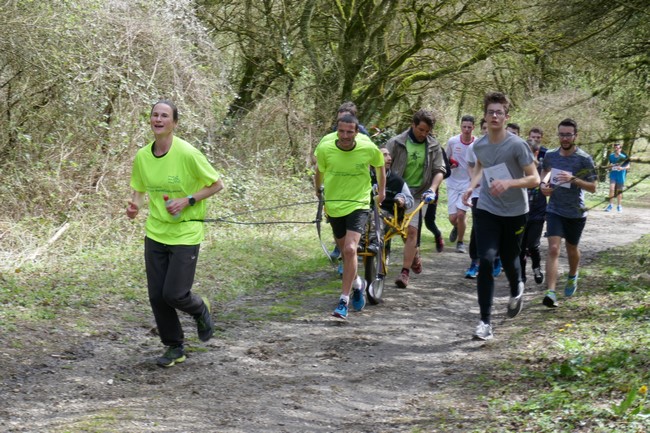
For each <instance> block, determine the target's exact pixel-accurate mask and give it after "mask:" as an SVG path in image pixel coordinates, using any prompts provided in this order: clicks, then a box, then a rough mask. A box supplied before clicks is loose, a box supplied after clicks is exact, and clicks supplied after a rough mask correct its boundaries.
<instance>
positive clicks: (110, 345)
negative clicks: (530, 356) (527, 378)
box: [0, 208, 650, 432]
mask: <svg viewBox="0 0 650 433" xmlns="http://www.w3.org/2000/svg"><path fill="white" fill-rule="evenodd" d="M646 233H650V217H649V216H648V211H647V209H632V208H626V209H625V212H624V213H622V214H616V213H612V214H610V213H604V212H602V211H599V210H594V211H592V213H591V215H590V217H589V220H588V222H587V227H586V229H585V233H584V236H583V241H582V244H581V250H582V252H583V265H584V264H586V263H588V262H589V261H590V259H591V258H593V257H594V256H595V254H596V253H597V252H599V251H602V250H605V249H607V248H610V247H614V246H618V245H623V244H627V243H631V242H634V240H635V239H637V238H638V237H640V236H641V235H643V234H646ZM544 243H545V242H544V241H543V244H544ZM431 251H434V249H433V246H430V247H429V248H428V252H427V253H426V256H425V257H424V271H423V272H422V274H420V275H416V276H414V277H412V279H411V285H410V286H409V288H408V289H406V290H401V289H397V288H395V287H393V285H392V284H387V286H386V287H387V288H386V290H385V302H384V303H382V304H381V305H378V306H368V307H366V309H365V310H364V311H362V312H360V313H354V312H352V313H351V314H350V318H349V320H348V322H347V323H343V324H342V323H340V322H337V321H334V320H332V319H331V318H330V316H329V314H330V312H331V310H332V309H333V307H334V304H335V302H336V299H337V294H336V293H335V292H333V294H332V295H331V296H327V297H322V298H314V299H312V300H311V301H310V303H309V304H308V305H305V306H304V310H303V312H302V314H300V315H299V317H297V318H295V319H292V320H290V321H265V322H256V321H252V320H238V321H230V322H223V321H218V326H219V328H220V330H221V333H220V335H219V338H215V339H213V340H212V341H210V342H209V343H207V344H197V343H196V340H195V342H194V343H192V344H190V350H191V352H190V353H189V355H188V359H187V361H186V362H185V363H183V364H180V365H178V366H175V367H173V368H170V369H161V368H158V367H156V366H155V365H154V364H153V361H152V360H153V358H154V357H155V356H157V355H159V354H160V350H161V348H160V344H159V341H158V339H157V337H156V336H155V335H153V334H152V333H151V329H150V328H151V322H150V319H151V318H150V317H143V318H142V320H140V321H139V322H138V321H136V322H134V323H140V325H138V326H134V327H130V328H129V327H125V326H124V324H120V325H119V326H117V325H115V326H113V325H112V324H111V314H110V311H103V312H102V311H100V312H98V317H97V320H101V321H102V323H106V326H104V327H103V329H104V331H102V332H100V333H98V334H93V335H68V334H64V333H62V331H60V330H57V329H49V330H47V329H19V330H16V332H17V333H27V334H29V337H28V338H27V337H25V336H23V337H25V338H22V339H20V340H21V341H25V340H26V339H28V340H29V341H32V342H33V344H28V345H23V346H22V347H18V348H16V347H12V348H11V349H10V350H5V351H2V353H0V359H1V360H2V365H3V372H2V373H0V430H1V431H9V432H336V431H350V432H409V431H411V429H412V428H413V427H414V425H416V424H417V422H418V419H419V417H420V416H424V415H423V414H421V413H420V410H419V408H420V406H421V403H422V402H425V401H426V402H427V404H428V405H429V406H431V404H434V405H439V406H440V407H446V406H456V405H462V402H463V399H464V397H465V396H466V395H467V394H466V393H468V392H474V391H471V390H464V389H459V388H458V387H457V386H456V385H455V382H456V380H457V379H458V378H459V377H467V376H474V375H476V374H478V373H479V372H480V371H482V370H483V369H485V368H486V367H485V366H486V365H487V364H489V363H490V361H491V359H494V358H498V357H499V356H500V354H501V353H502V351H504V350H507V346H508V344H507V342H508V339H509V338H510V336H511V335H513V334H514V333H516V331H517V330H518V327H520V326H521V317H522V316H525V315H526V313H527V312H528V311H532V310H536V309H543V308H545V307H543V306H542V305H541V299H542V297H543V290H544V286H543V285H540V286H538V285H536V284H535V283H534V282H532V278H529V283H528V287H527V292H526V295H525V303H524V311H523V312H522V314H521V315H520V316H519V317H518V318H515V319H513V320H506V319H505V310H506V302H507V297H508V290H507V289H506V281H505V278H504V277H503V276H501V277H499V278H498V279H497V289H496V299H495V313H496V315H495V320H494V328H495V329H494V332H495V340H494V341H493V342H491V343H489V344H485V343H480V342H477V341H473V340H472V339H471V334H472V331H473V329H474V326H475V325H476V321H477V317H478V305H477V302H476V294H475V291H476V289H475V283H474V282H473V281H471V280H466V279H464V278H463V274H464V270H465V269H466V267H467V265H468V262H469V258H468V256H467V255H466V254H458V253H456V252H455V251H454V250H453V249H452V248H450V247H449V246H447V247H446V249H445V251H444V252H443V253H440V254H438V253H436V252H435V251H434V252H431ZM400 256H401V252H400V251H399V250H397V249H396V252H395V254H394V257H400ZM561 265H562V266H563V268H562V271H564V270H565V266H566V258H565V257H563V258H562V260H561ZM396 271H397V270H396V266H393V269H392V273H391V275H389V282H392V280H393V279H394V277H395V272H396ZM332 278H335V275H334V272H333V271H332V270H329V269H328V270H323V271H322V272H321V273H320V274H319V275H309V276H304V277H303V278H302V279H301V281H299V282H288V283H287V287H294V288H297V289H298V290H299V289H300V288H304V289H306V288H309V287H310V286H311V285H314V284H317V283H319V281H322V280H323V279H332ZM283 289H286V288H283V287H276V288H269V289H268V291H267V292H266V293H263V294H258V295H256V296H255V297H251V298H246V299H240V300H238V301H237V302H236V305H235V303H233V305H232V306H228V307H235V306H236V307H238V308H241V307H242V306H244V307H245V306H246V305H247V304H249V305H255V304H259V303H264V302H267V303H272V302H273V301H274V296H275V293H276V292H277V291H278V290H283ZM224 307H225V306H218V308H224ZM217 317H218V310H217ZM184 325H185V329H186V331H187V332H188V334H189V333H190V332H192V329H193V323H192V322H191V321H190V320H186V321H185V322H184ZM7 339H8V338H7ZM466 411H471V408H466ZM466 416H467V413H466Z"/></svg>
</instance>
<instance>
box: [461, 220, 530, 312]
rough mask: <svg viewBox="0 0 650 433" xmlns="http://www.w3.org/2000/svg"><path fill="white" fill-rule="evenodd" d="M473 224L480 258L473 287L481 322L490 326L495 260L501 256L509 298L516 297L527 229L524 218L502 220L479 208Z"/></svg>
mask: <svg viewBox="0 0 650 433" xmlns="http://www.w3.org/2000/svg"><path fill="white" fill-rule="evenodd" d="M474 218H475V220H474V224H475V225H476V232H475V235H476V247H477V252H478V257H479V259H480V264H479V271H478V278H477V279H476V288H477V291H478V304H479V307H480V308H481V320H482V321H483V322H484V323H490V316H491V314H492V301H493V298H494V276H493V274H492V272H493V271H494V259H495V258H496V256H497V254H499V255H500V256H501V262H502V264H503V270H504V271H505V273H506V277H507V278H508V283H509V285H510V295H511V296H516V295H517V294H518V286H519V282H520V281H521V267H520V264H519V254H520V252H521V247H520V245H521V238H522V236H523V234H524V229H525V227H526V218H527V215H526V214H524V215H518V216H513V217H504V216H498V215H494V214H492V213H490V212H487V211H485V210H482V209H476V210H475V211H474Z"/></svg>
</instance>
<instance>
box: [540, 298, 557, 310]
mask: <svg viewBox="0 0 650 433" xmlns="http://www.w3.org/2000/svg"><path fill="white" fill-rule="evenodd" d="M542 304H544V305H546V306H547V307H548V308H557V302H556V301H554V300H553V299H551V298H549V297H548V296H544V300H543V301H542Z"/></svg>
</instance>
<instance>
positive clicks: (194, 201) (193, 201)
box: [187, 195, 196, 206]
mask: <svg viewBox="0 0 650 433" xmlns="http://www.w3.org/2000/svg"><path fill="white" fill-rule="evenodd" d="M187 199H188V200H189V203H190V206H194V205H195V204H196V199H195V198H194V197H192V196H191V195H188V196H187Z"/></svg>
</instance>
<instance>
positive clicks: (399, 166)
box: [385, 110, 445, 288]
mask: <svg viewBox="0 0 650 433" xmlns="http://www.w3.org/2000/svg"><path fill="white" fill-rule="evenodd" d="M434 125H435V118H434V116H433V113H431V112H429V111H427V110H419V111H418V112H416V113H415V114H414V115H413V118H412V122H411V127H410V128H409V129H407V130H406V131H404V132H402V133H401V134H399V135H397V136H395V137H393V138H391V139H390V140H389V141H388V142H387V143H386V146H385V147H386V148H387V149H388V151H389V152H390V156H391V158H392V160H393V163H392V166H391V170H392V171H393V172H394V173H395V174H397V175H398V176H400V177H401V178H402V179H404V181H405V182H406V184H407V185H408V186H409V188H410V189H411V194H412V195H413V198H414V199H415V201H416V202H419V201H420V200H424V201H433V200H435V198H436V197H435V192H434V191H436V190H437V189H438V186H440V183H441V182H442V179H443V177H444V174H445V164H444V160H443V156H442V147H441V146H440V144H438V141H437V140H436V139H435V138H434V136H433V135H431V131H432V130H433V127H434ZM427 206H428V205H426V204H425V205H424V206H423V209H422V212H421V213H422V214H426V208H427ZM412 210H413V209H407V212H411V211H412ZM419 223H420V215H419V214H417V215H414V216H413V218H412V219H411V222H410V223H409V227H408V233H407V236H406V243H405V244H404V259H403V263H402V271H401V272H400V275H399V277H398V278H397V280H395V285H396V286H397V287H400V288H406V287H407V286H408V283H409V268H411V270H413V272H414V273H416V274H419V273H420V272H422V259H421V258H420V253H419V251H418V247H417V241H418V239H417V238H418V226H419Z"/></svg>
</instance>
